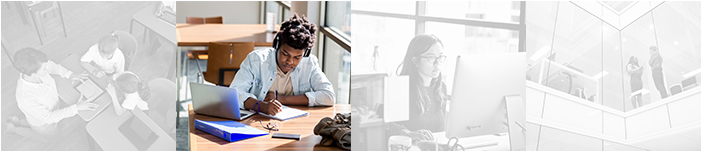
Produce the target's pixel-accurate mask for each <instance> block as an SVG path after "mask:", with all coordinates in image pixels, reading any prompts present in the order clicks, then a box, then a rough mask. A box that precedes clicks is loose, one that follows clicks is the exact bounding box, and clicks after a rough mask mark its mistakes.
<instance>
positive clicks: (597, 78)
mask: <svg viewBox="0 0 701 151" xmlns="http://www.w3.org/2000/svg"><path fill="white" fill-rule="evenodd" d="M608 74H609V72H606V71H601V72H599V73H598V74H596V75H594V76H592V77H591V78H592V79H596V80H599V79H600V78H601V77H604V76H606V75H608Z"/></svg>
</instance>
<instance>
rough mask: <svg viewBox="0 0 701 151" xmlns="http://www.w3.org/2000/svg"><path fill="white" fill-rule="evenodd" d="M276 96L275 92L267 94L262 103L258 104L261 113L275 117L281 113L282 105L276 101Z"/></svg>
mask: <svg viewBox="0 0 701 151" xmlns="http://www.w3.org/2000/svg"><path fill="white" fill-rule="evenodd" d="M276 94H277V93H275V92H268V94H267V95H265V99H263V101H261V102H260V106H261V111H262V112H264V113H267V114H269V115H275V114H277V113H278V112H280V111H282V103H280V101H278V100H277V95H276ZM254 110H255V109H254Z"/></svg>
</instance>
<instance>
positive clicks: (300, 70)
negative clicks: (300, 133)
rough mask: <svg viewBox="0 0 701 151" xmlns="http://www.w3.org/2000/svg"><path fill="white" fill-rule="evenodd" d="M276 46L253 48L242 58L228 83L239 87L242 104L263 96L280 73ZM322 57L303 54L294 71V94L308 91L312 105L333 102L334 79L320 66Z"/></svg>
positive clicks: (232, 86) (331, 103) (323, 104)
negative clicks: (237, 69) (328, 76)
mask: <svg viewBox="0 0 701 151" xmlns="http://www.w3.org/2000/svg"><path fill="white" fill-rule="evenodd" d="M276 53H277V51H275V49H272V48H270V49H264V50H257V51H253V52H251V53H249V54H248V56H246V59H244V60H243V62H241V68H240V69H239V71H238V72H236V76H235V77H234V80H233V81H232V82H231V85H230V86H229V87H231V88H235V89H236V90H237V91H238V97H239V107H241V108H243V102H244V101H246V99H248V98H249V97H251V98H255V99H257V100H263V99H264V98H265V95H266V94H267V93H268V90H269V89H270V87H271V86H272V84H273V81H275V78H276V76H275V75H277V61H276V60H277V59H276V57H275V56H276ZM318 60H319V59H317V58H316V56H314V55H309V57H304V58H302V60H300V63H299V64H298V65H297V67H295V68H294V70H292V71H291V72H292V73H291V77H290V78H291V80H292V89H293V91H294V95H306V96H307V98H309V106H332V105H333V104H334V100H336V95H335V94H334V91H333V86H332V85H331V82H329V80H328V79H327V78H326V75H325V74H324V73H323V72H322V71H321V68H320V67H319V62H318Z"/></svg>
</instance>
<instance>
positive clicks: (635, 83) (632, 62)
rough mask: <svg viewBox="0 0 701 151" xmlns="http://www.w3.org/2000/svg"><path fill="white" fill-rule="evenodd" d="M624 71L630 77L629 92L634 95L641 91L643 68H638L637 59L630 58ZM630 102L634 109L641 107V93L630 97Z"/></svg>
mask: <svg viewBox="0 0 701 151" xmlns="http://www.w3.org/2000/svg"><path fill="white" fill-rule="evenodd" d="M626 69H627V70H626V71H628V75H629V76H630V92H631V93H635V92H636V91H638V90H641V89H643V66H640V64H639V63H638V57H635V56H630V59H628V65H626ZM630 101H631V102H632V103H633V108H634V109H635V108H638V107H640V106H642V105H643V98H642V93H637V94H635V95H633V96H631V97H630Z"/></svg>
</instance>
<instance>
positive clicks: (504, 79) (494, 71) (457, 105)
mask: <svg viewBox="0 0 701 151" xmlns="http://www.w3.org/2000/svg"><path fill="white" fill-rule="evenodd" d="M451 95H452V96H451V99H450V109H449V112H448V117H447V119H446V121H447V122H446V137H448V138H451V137H457V138H462V137H471V136H478V135H488V134H497V133H504V132H507V131H508V126H509V124H508V122H507V117H506V116H507V115H506V112H507V111H506V102H505V101H504V97H505V96H513V95H520V96H521V100H525V95H526V55H525V53H501V54H472V55H463V56H458V57H457V64H456V66H455V77H454V80H453V90H452V94H451ZM521 114H523V113H521ZM517 116H524V117H525V116H526V115H525V114H524V115H517Z"/></svg>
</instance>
